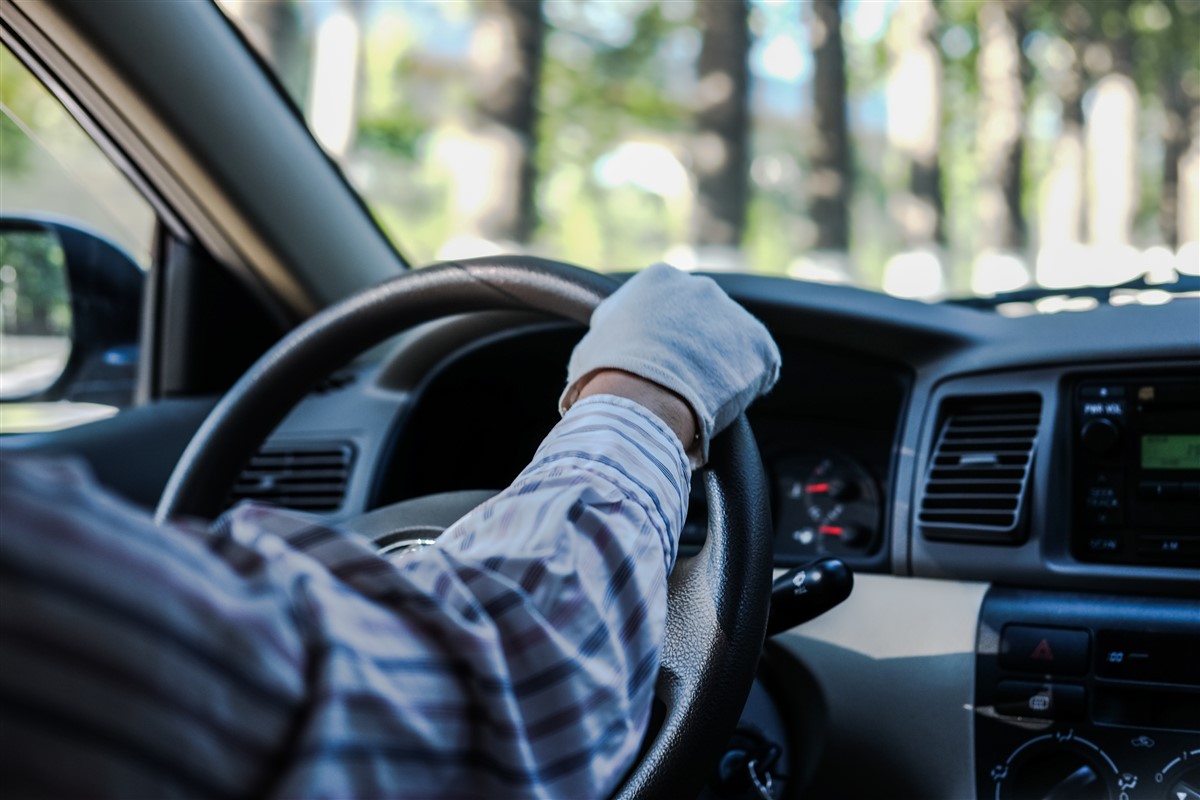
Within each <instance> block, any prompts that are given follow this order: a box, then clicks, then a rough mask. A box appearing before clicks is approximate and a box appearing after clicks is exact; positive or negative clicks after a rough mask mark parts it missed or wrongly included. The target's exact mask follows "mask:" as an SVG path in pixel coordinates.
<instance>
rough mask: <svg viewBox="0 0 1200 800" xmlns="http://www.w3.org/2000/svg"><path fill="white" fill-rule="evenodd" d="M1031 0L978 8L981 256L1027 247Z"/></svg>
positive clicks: (990, 1)
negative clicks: (1024, 204) (1024, 191)
mask: <svg viewBox="0 0 1200 800" xmlns="http://www.w3.org/2000/svg"><path fill="white" fill-rule="evenodd" d="M1028 5H1029V3H1028V2H1027V0H985V2H984V3H983V4H982V5H980V7H979V39H980V41H979V57H978V59H977V61H976V66H977V69H978V75H979V128H978V141H977V148H978V150H977V157H978V159H979V169H980V177H981V181H980V186H979V193H978V208H979V223H980V241H979V246H980V255H986V254H988V253H997V252H1008V253H1020V252H1021V251H1022V250H1024V248H1025V243H1026V240H1025V219H1024V215H1023V214H1022V210H1021V185H1022V164H1023V155H1024V133H1025V106H1026V99H1025V98H1026V89H1027V86H1028V84H1029V77H1030V70H1029V62H1028V60H1027V59H1026V57H1025V53H1024V50H1023V48H1022V42H1023V41H1024V39H1025V33H1026V25H1025V13H1026V11H1027V9H1028Z"/></svg>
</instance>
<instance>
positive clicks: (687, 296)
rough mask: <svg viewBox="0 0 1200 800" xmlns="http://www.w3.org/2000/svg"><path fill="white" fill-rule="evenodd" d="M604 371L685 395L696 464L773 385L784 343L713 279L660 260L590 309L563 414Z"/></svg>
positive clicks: (570, 368) (571, 370)
mask: <svg viewBox="0 0 1200 800" xmlns="http://www.w3.org/2000/svg"><path fill="white" fill-rule="evenodd" d="M600 369H619V370H624V371H625V372H631V373H633V374H634V375H637V376H639V377H642V378H645V379H646V380H649V381H653V382H654V383H657V384H659V385H660V386H663V387H665V388H667V389H670V390H671V391H673V392H675V393H676V394H677V395H679V396H680V397H682V398H683V399H684V400H686V401H687V403H688V405H690V406H691V407H692V411H693V412H694V413H695V415H696V421H697V422H698V423H699V424H698V431H699V432H698V434H697V441H696V442H695V443H693V444H692V445H690V446H689V445H688V443H686V442H685V443H684V444H685V446H687V448H688V453H689V455H690V456H691V457H692V461H693V462H694V463H695V464H696V465H699V464H703V463H705V462H706V461H708V445H709V442H710V441H711V440H712V437H713V436H715V435H717V434H718V433H720V432H721V431H722V430H724V429H725V428H726V427H727V426H728V425H729V423H731V422H733V420H734V419H736V418H737V415H738V414H740V413H741V412H743V411H745V410H746V407H747V406H749V405H750V403H751V402H752V401H753V400H754V399H755V398H756V397H758V396H760V395H762V394H766V393H767V392H768V391H770V389H771V387H772V386H774V385H775V381H776V380H778V379H779V348H777V347H776V346H775V342H774V341H773V340H772V339H771V335H770V334H769V333H767V329H766V328H765V327H764V326H763V324H762V323H761V322H759V321H758V320H756V319H755V318H754V317H752V316H751V315H750V313H749V312H747V311H746V310H745V309H744V308H742V307H741V306H740V305H738V304H737V303H735V302H734V301H733V300H731V299H730V298H729V296H728V295H727V294H725V292H723V291H722V290H721V288H720V287H719V286H717V284H716V282H714V281H713V280H712V279H711V278H705V277H701V276H698V275H689V274H687V273H685V272H680V271H679V270H677V269H675V268H674V267H670V266H668V265H666V264H655V265H654V266H652V267H649V268H648V269H645V270H643V271H642V272H639V273H638V274H637V275H635V276H633V277H632V278H630V279H629V280H628V281H626V282H625V284H624V285H622V286H621V288H620V289H618V290H617V291H615V292H613V294H612V295H611V296H610V297H608V298H607V299H606V300H605V301H604V302H602V303H601V304H600V305H599V306H597V307H596V310H595V311H594V312H593V313H592V320H591V328H590V330H589V331H588V332H587V334H586V335H585V336H584V337H583V340H582V341H580V342H579V344H578V345H576V347H575V351H574V352H573V353H571V362H570V365H569V366H568V368H567V388H566V390H565V391H563V394H562V397H561V398H560V399H559V403H558V408H559V411H560V412H562V413H565V412H566V410H567V409H568V408H570V406H571V404H572V403H573V402H574V401H575V398H576V397H577V396H578V394H579V390H580V389H581V388H582V383H586V379H587V378H589V377H590V376H591V375H592V374H593V373H595V372H596V371H597V370H600Z"/></svg>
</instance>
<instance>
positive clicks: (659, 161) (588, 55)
mask: <svg viewBox="0 0 1200 800" xmlns="http://www.w3.org/2000/svg"><path fill="white" fill-rule="evenodd" d="M546 12H547V14H549V15H550V18H549V23H550V24H549V26H548V31H547V43H546V58H545V63H544V65H543V70H542V92H541V97H542V109H543V113H542V114H541V116H540V119H539V123H538V133H539V136H538V152H537V159H538V165H539V171H540V178H539V184H540V186H539V196H540V197H541V198H542V200H541V208H540V209H539V213H540V220H539V222H540V227H539V229H538V238H537V246H538V247H539V248H541V249H544V250H546V251H548V252H553V253H554V254H555V255H557V256H559V257H562V258H566V259H567V260H573V261H577V262H579V263H584V264H589V265H595V266H597V267H601V268H604V269H619V268H630V267H633V266H636V265H639V264H646V263H649V262H650V261H654V260H658V259H661V258H663V257H664V254H665V253H666V251H667V250H668V249H669V248H670V247H671V246H672V245H674V244H678V243H680V242H684V241H686V240H687V238H688V236H689V225H690V215H691V213H692V192H691V186H690V183H689V182H688V180H687V173H686V170H685V168H684V167H683V165H682V164H681V163H680V160H681V157H682V156H683V155H684V152H685V151H686V149H687V144H686V142H687V137H688V136H689V134H690V117H689V114H688V110H689V109H688V104H689V103H690V102H691V98H692V97H693V96H694V94H695V82H694V78H693V77H692V75H690V74H689V73H690V70H687V69H686V66H689V62H690V60H691V59H690V58H689V57H687V53H688V52H689V51H690V50H692V45H693V44H694V45H695V47H696V49H698V47H699V39H700V37H699V35H698V33H697V32H696V31H694V30H692V29H690V27H689V26H688V20H689V19H690V16H691V11H690V8H688V7H685V6H684V5H683V4H681V3H677V2H637V3H612V2H609V0H580V2H575V3H554V4H551V5H549V6H547V8H546ZM685 12H686V13H685ZM693 52H694V51H693ZM668 54H670V56H671V57H668ZM681 62H682V64H681ZM681 66H683V67H685V68H684V69H681V68H680V67H681ZM631 145H632V146H634V149H639V150H641V152H643V153H645V154H649V153H654V154H655V155H653V156H647V157H646V158H645V159H643V160H641V161H640V162H639V163H638V164H637V166H635V167H630V168H628V169H625V170H624V174H623V175H621V176H615V175H613V174H611V173H610V172H609V171H608V170H607V169H606V167H608V166H611V165H612V164H613V163H614V162H619V161H620V160H621V158H620V156H621V155H622V154H624V153H627V152H628V150H629V149H630V146H631ZM627 163H628V162H627ZM664 173H666V174H667V175H672V176H674V178H675V179H676V180H675V182H676V183H678V184H680V185H679V186H678V191H677V192H675V193H669V194H663V193H661V192H656V191H654V190H653V189H652V187H650V186H649V185H648V184H649V182H650V179H652V178H655V177H662V176H663V174H664Z"/></svg>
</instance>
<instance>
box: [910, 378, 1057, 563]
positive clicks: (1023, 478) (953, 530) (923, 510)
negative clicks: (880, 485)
mask: <svg viewBox="0 0 1200 800" xmlns="http://www.w3.org/2000/svg"><path fill="white" fill-rule="evenodd" d="M1041 411H1042V400H1041V397H1039V396H1038V395H1034V394H1014V395H998V396H992V397H963V398H951V399H948V400H946V401H944V402H943V403H942V408H941V414H940V415H939V421H938V432H937V441H936V444H935V445H934V450H933V456H932V458H931V459H930V460H929V467H928V469H927V471H926V473H925V481H924V484H923V487H922V492H921V499H920V506H919V508H920V512H919V516H918V520H919V522H920V527H921V532H922V534H923V535H924V536H925V538H926V539H938V540H946V541H958V542H988V543H993V544H1017V543H1020V542H1021V541H1023V540H1024V538H1025V519H1026V514H1025V504H1026V501H1027V499H1028V488H1029V476H1030V473H1031V472H1032V469H1033V457H1034V451H1035V450H1036V447H1037V435H1038V422H1039V420H1040V418H1041Z"/></svg>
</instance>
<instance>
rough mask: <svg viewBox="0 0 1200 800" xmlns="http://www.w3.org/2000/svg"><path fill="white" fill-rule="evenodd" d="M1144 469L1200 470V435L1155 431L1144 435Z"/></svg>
mask: <svg viewBox="0 0 1200 800" xmlns="http://www.w3.org/2000/svg"><path fill="white" fill-rule="evenodd" d="M1142 469H1195V470H1200V435H1194V434H1163V433H1155V434H1146V435H1144V436H1142Z"/></svg>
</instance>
